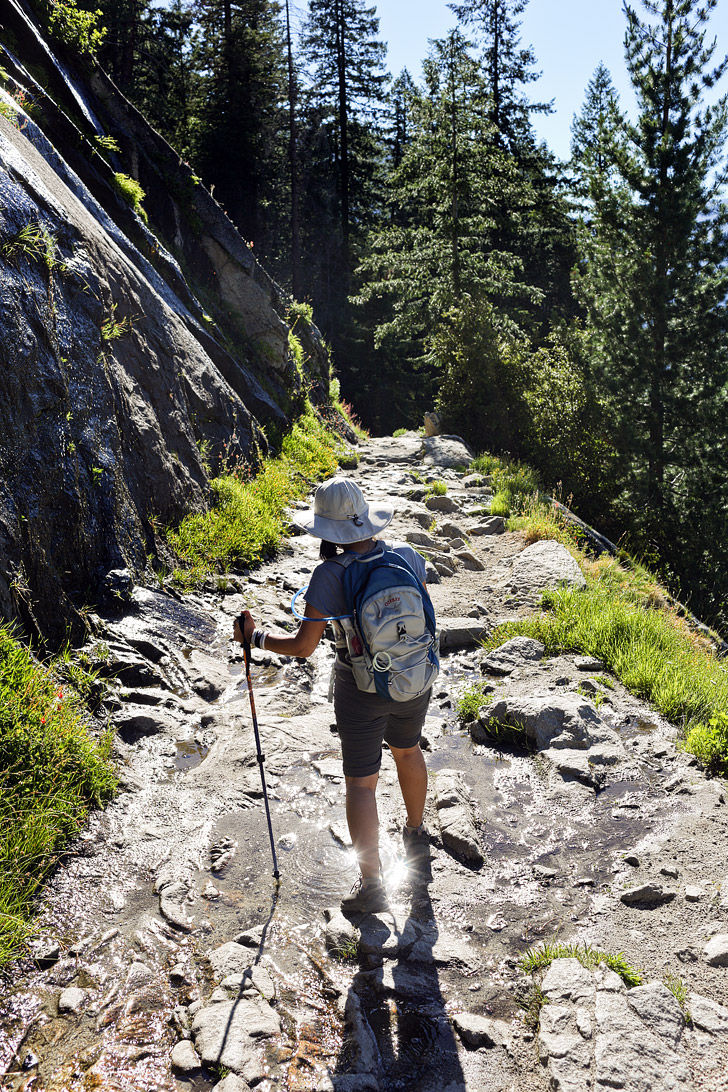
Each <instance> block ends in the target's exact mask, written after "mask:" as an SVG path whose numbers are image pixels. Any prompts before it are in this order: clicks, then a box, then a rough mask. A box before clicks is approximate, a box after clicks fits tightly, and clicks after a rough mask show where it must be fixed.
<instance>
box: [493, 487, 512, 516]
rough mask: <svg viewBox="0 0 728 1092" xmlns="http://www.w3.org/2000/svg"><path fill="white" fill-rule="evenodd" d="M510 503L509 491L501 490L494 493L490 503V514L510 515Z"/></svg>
mask: <svg viewBox="0 0 728 1092" xmlns="http://www.w3.org/2000/svg"><path fill="white" fill-rule="evenodd" d="M511 503H512V501H511V496H510V494H509V493H506V492H503V491H501V492H500V493H496V494H495V496H494V497H493V500H492V501H491V504H490V514H491V516H510V514H511Z"/></svg>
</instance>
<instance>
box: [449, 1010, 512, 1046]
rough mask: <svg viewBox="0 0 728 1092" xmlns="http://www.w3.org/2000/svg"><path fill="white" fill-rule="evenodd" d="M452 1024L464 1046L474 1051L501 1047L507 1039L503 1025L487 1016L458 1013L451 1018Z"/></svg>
mask: <svg viewBox="0 0 728 1092" xmlns="http://www.w3.org/2000/svg"><path fill="white" fill-rule="evenodd" d="M452 1022H453V1024H454V1026H455V1029H456V1031H457V1033H458V1035H459V1036H460V1038H461V1039H462V1041H463V1042H464V1043H465V1045H466V1046H469V1047H473V1048H474V1049H477V1048H478V1047H487V1048H488V1049H490V1048H492V1047H495V1046H501V1045H502V1044H503V1043H504V1042H505V1041H506V1038H507V1036H506V1034H505V1031H504V1027H503V1025H502V1024H501V1023H500V1022H499V1021H497V1020H491V1019H489V1017H487V1016H476V1015H475V1014H474V1013H472V1012H458V1013H456V1014H455V1015H454V1016H453V1018H452Z"/></svg>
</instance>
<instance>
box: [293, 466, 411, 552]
mask: <svg viewBox="0 0 728 1092" xmlns="http://www.w3.org/2000/svg"><path fill="white" fill-rule="evenodd" d="M393 516H394V507H393V506H392V505H391V504H386V503H380V504H367V502H366V501H365V500H364V494H363V493H362V491H361V489H360V488H359V486H358V485H357V484H356V482H353V481H351V480H350V479H349V478H343V477H337V478H329V480H328V481H326V482H322V483H321V485H320V486H319V487H318V489H317V490H316V495H315V496H314V499H313V508H309V510H308V511H307V512H297V513H296V515H295V516H294V517H293V522H294V523H295V524H296V526H297V527H300V528H301V529H302V530H304V531H308V533H309V534H310V535H313V536H314V537H315V538H322V539H325V540H326V541H327V542H338V543H339V544H340V545H345V544H347V543H350V542H362V541H363V540H364V539H365V538H371V537H372V535H376V534H378V533H379V532H380V531H383V530H384V528H385V527H387V526H388V524H390V523H391V522H392V517H393Z"/></svg>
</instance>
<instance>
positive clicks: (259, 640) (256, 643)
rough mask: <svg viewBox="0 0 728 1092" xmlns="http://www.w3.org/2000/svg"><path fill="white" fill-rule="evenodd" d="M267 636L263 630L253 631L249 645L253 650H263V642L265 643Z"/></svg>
mask: <svg viewBox="0 0 728 1092" xmlns="http://www.w3.org/2000/svg"><path fill="white" fill-rule="evenodd" d="M267 636H268V634H267V633H266V632H265V631H264V630H262V629H254V630H253V636H252V637H251V639H250V643H251V645H252V646H253V648H260V649H262V648H263V642H264V641H265V639H266V637H267Z"/></svg>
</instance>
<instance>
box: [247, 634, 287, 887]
mask: <svg viewBox="0 0 728 1092" xmlns="http://www.w3.org/2000/svg"><path fill="white" fill-rule="evenodd" d="M238 624H239V626H240V630H241V632H242V634H243V638H244V637H245V630H244V629H243V619H242V616H241V617H240V618H239V619H238ZM243 655H244V657H245V679H246V682H247V684H248V697H249V698H250V712H251V714H252V717H253V732H254V733H255V747H256V756H257V759H258V769H259V770H260V781H261V784H262V786H263V803H264V804H265V817H266V820H267V821H268V837H269V838H270V851H271V853H272V854H273V879H274V880H275V885H276V887H280V885H281V874H280V872H279V871H278V858H277V857H276V847H275V842H274V839H273V825H272V823H271V821H270V805H269V803H268V788H267V786H266V783H265V770H264V769H263V763H264V762H265V755H264V754H263V752H262V750H261V747H260V733H259V731H258V717H257V716H256V713H255V698H254V697H253V680H252V679H251V677H250V662H251V661H250V642H249V641H247V640H245V639H244V640H243Z"/></svg>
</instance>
